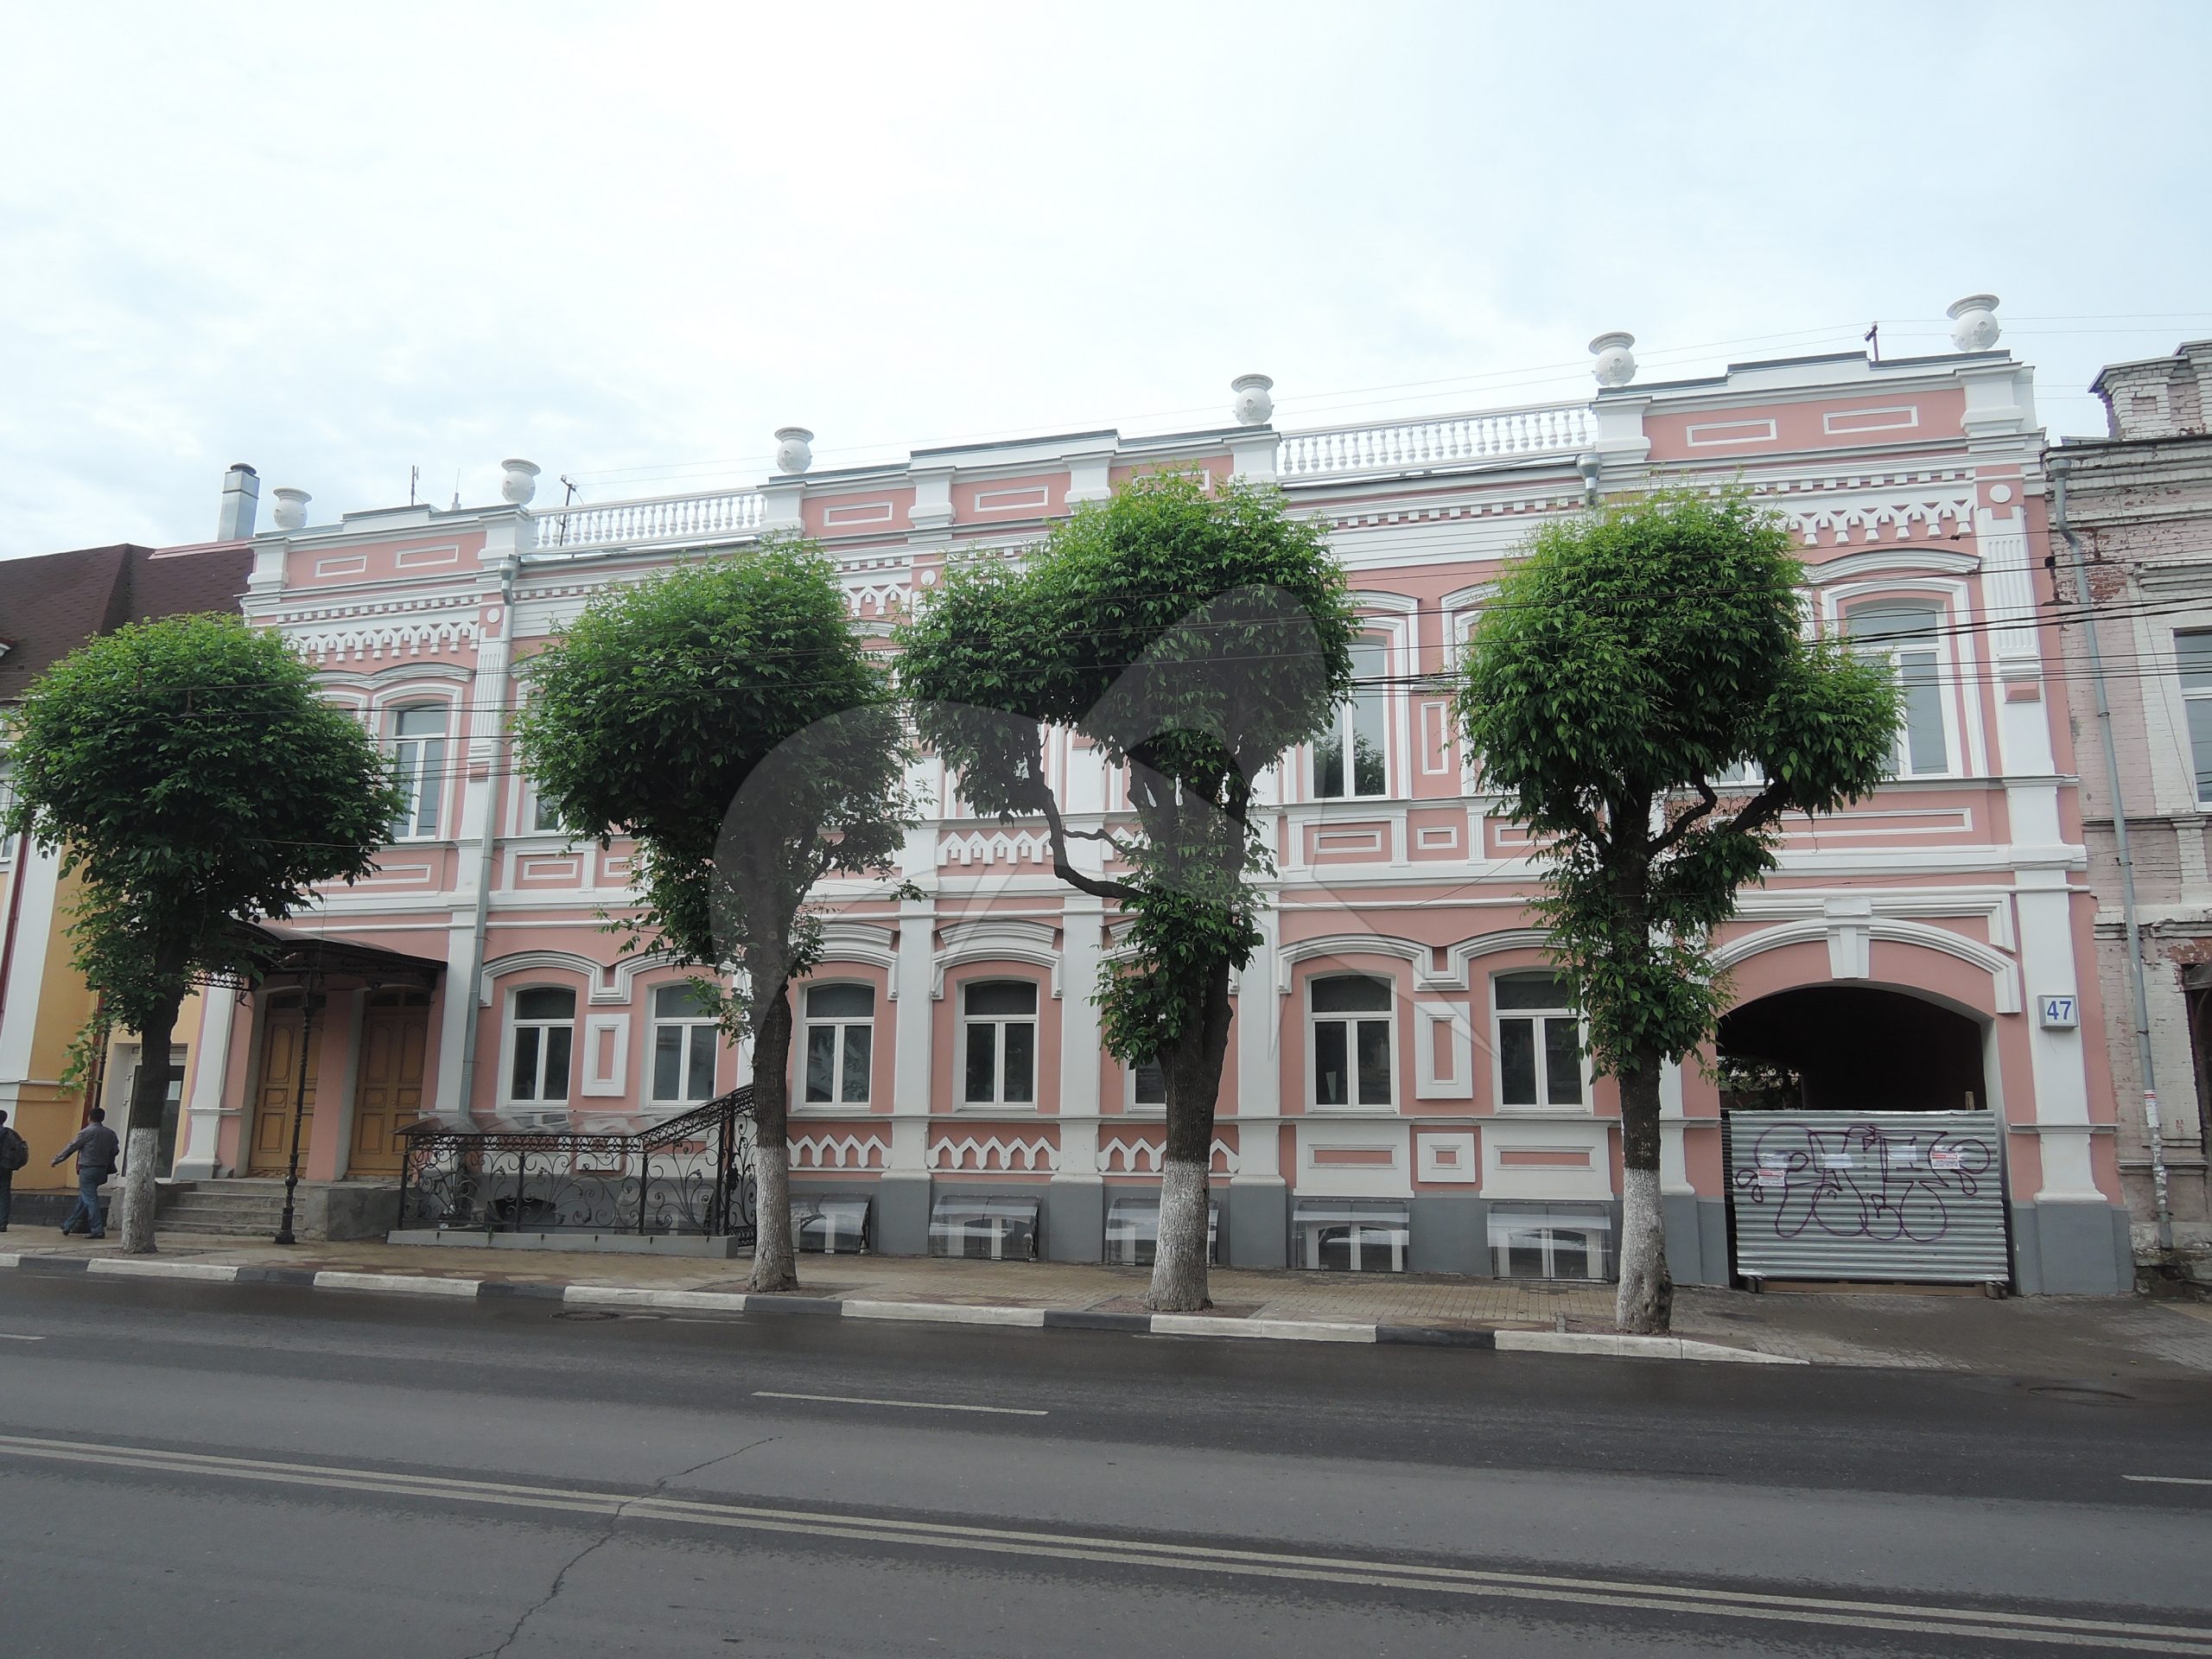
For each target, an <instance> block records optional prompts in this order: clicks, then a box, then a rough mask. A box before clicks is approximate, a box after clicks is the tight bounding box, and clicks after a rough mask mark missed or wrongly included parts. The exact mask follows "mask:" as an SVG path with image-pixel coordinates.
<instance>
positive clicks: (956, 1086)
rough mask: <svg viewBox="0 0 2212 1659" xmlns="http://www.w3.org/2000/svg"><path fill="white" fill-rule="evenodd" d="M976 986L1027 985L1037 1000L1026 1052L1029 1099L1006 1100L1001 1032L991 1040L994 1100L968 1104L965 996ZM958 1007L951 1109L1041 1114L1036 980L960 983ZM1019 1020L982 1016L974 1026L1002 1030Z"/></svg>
mask: <svg viewBox="0 0 2212 1659" xmlns="http://www.w3.org/2000/svg"><path fill="white" fill-rule="evenodd" d="M978 985H1027V987H1029V988H1030V991H1031V992H1032V993H1033V995H1034V996H1035V998H1036V1001H1034V1002H1033V1004H1032V1011H1031V1013H1030V1014H1029V1016H1028V1024H1029V1028H1030V1030H1031V1031H1032V1032H1033V1033H1035V1035H1034V1036H1033V1038H1032V1039H1031V1046H1030V1051H1029V1072H1030V1075H1029V1098H1028V1099H1027V1100H1008V1099H1007V1098H1006V1035H1005V1033H1004V1032H1003V1031H1001V1033H999V1035H998V1036H997V1037H996V1038H995V1039H993V1040H994V1042H995V1044H996V1045H997V1050H998V1052H997V1054H996V1056H995V1061H994V1064H993V1066H992V1071H991V1088H992V1093H993V1096H994V1098H992V1099H990V1100H970V1099H969V1098H968V1026H969V1016H968V993H969V991H970V990H972V989H974V988H976V986H978ZM957 1007H958V1013H957V1016H956V1018H955V1020H954V1031H953V1044H952V1098H953V1107H954V1109H955V1110H957V1111H963V1112H1039V1111H1042V1110H1043V1109H1044V1094H1045V993H1044V988H1043V987H1042V986H1040V985H1039V984H1038V983H1037V982H1036V981H1035V980H1033V979H1024V978H1022V977H1020V976H1019V975H1009V974H984V975H981V976H978V977H976V978H975V979H967V980H963V981H961V982H960V987H959V1001H958V1004H957ZM1021 1019H1022V1016H1021V1015H1020V1014H984V1015H982V1017H981V1019H980V1020H978V1021H977V1023H979V1024H982V1025H988V1026H999V1027H1004V1026H1008V1025H1015V1024H1019V1023H1020V1021H1021Z"/></svg>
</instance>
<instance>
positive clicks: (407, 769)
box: [391, 702, 446, 841]
mask: <svg viewBox="0 0 2212 1659" xmlns="http://www.w3.org/2000/svg"><path fill="white" fill-rule="evenodd" d="M391 753H392V759H393V760H394V761H395V762H396V763H397V766H396V769H397V773H398V783H399V788H400V791H401V794H402V795H403V797H404V800H403V803H402V804H401V806H400V809H399V816H398V817H396V818H394V819H393V820H392V821H391V838H392V839H393V840H394V841H406V840H410V839H420V838H422V837H425V836H435V835H436V834H437V833H438V802H439V799H440V798H441V797H442V796H443V795H444V793H445V771H444V768H445V758H446V706H445V704H443V703H442V702H417V703H410V704H409V705H408V706H407V707H406V708H404V709H397V710H396V711H395V712H394V714H393V716H392V722H391Z"/></svg>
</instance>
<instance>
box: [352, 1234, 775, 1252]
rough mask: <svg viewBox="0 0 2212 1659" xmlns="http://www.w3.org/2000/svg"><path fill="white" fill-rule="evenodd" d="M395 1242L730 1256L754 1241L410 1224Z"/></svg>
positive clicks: (446, 1246)
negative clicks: (468, 1229)
mask: <svg viewBox="0 0 2212 1659" xmlns="http://www.w3.org/2000/svg"><path fill="white" fill-rule="evenodd" d="M385 1242H386V1243H391V1244H436V1245H439V1246H441V1247H442V1248H444V1249H449V1250H452V1249H464V1250H465V1249H485V1250H591V1251H595V1252H597V1253H599V1254H601V1255H682V1256H711V1257H720V1258H727V1257H730V1256H737V1255H750V1254H751V1253H752V1249H753V1247H752V1246H751V1245H750V1244H744V1245H741V1244H740V1243H738V1242H737V1241H736V1240H735V1239H734V1238H728V1237H719V1238H707V1237H703V1236H700V1235H698V1234H683V1235H680V1236H657V1235H654V1234H651V1233H648V1234H645V1235H644V1236H639V1235H638V1234H636V1233H478V1232H462V1231H461V1230H458V1229H456V1230H454V1231H452V1232H441V1231H439V1230H438V1229H436V1228H435V1227H409V1228H404V1229H402V1230H398V1231H395V1232H391V1233H388V1234H386V1235H385Z"/></svg>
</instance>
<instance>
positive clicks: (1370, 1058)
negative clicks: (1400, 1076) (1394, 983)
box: [1308, 974, 1395, 1107]
mask: <svg viewBox="0 0 2212 1659" xmlns="http://www.w3.org/2000/svg"><path fill="white" fill-rule="evenodd" d="M1308 995H1309V997H1310V999H1311V1001H1310V1007H1311V1010H1312V1012H1311V1014H1309V1016H1308V1019H1309V1023H1310V1025H1311V1028H1312V1041H1311V1044H1310V1049H1311V1053H1312V1057H1313V1068H1312V1069H1313V1104H1314V1105H1316V1106H1383V1107H1387V1106H1389V1105H1391V1104H1393V1103H1395V1095H1394V1093H1393V1088H1392V1082H1393V1079H1392V1067H1391V1064H1390V1047H1391V1044H1390V982H1389V980H1387V979H1376V978H1373V977H1371V976H1368V975H1366V974H1341V975H1337V976H1332V977H1330V978H1327V979H1317V980H1315V981H1314V982H1313V985H1312V987H1311V988H1310V990H1309V992H1308Z"/></svg>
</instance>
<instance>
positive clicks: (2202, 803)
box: [0, 624, 2212, 858]
mask: <svg viewBox="0 0 2212 1659" xmlns="http://www.w3.org/2000/svg"><path fill="white" fill-rule="evenodd" d="M2188 634H2212V627H2207V626H2204V625H2202V624H2196V625H2193V626H2177V627H2175V628H2174V629H2173V630H2172V632H2171V635H2170V636H2169V641H2168V646H2167V648H2168V649H2169V650H2170V651H2171V652H2172V653H2173V664H2174V670H2173V674H2172V677H2171V678H2172V692H2173V696H2174V699H2175V702H2176V703H2177V706H2178V710H2179V714H2180V719H2179V720H2178V721H2176V723H2175V735H2176V736H2177V737H2178V738H2179V739H2180V748H2181V753H2182V760H2183V766H2184V768H2185V771H2186V775H2187V784H2188V786H2187V788H2186V789H2185V790H2184V791H2183V793H2184V794H2185V795H2186V796H2187V797H2188V798H2189V799H2190V801H2192V802H2194V803H2195V804H2196V808H2197V810H2200V811H2202V810H2205V809H2207V808H2208V807H2212V795H2206V794H2205V793H2204V792H2203V791H2201V790H2200V789H2199V788H2198V787H2197V781H2196V780H2197V775H2198V772H2200V770H2203V769H2202V768H2200V767H2199V766H2197V763H2196V743H2195V741H2193V740H2192V739H2191V738H2190V730H2189V705H2190V704H2191V703H2192V702H2212V686H2207V687H2206V688H2205V689H2204V690H2202V691H2192V690H2190V689H2189V685H2188V683H2187V680H2186V678H2185V677H2184V671H2183V668H2182V664H2181V642H2182V639H2183V636H2184V635H2188ZM2146 701H2147V699H2146ZM7 798H8V790H7V785H6V783H5V782H4V781H0V806H4V805H5V804H7ZM6 856H7V851H6V849H4V848H0V858H5V857H6Z"/></svg>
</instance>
